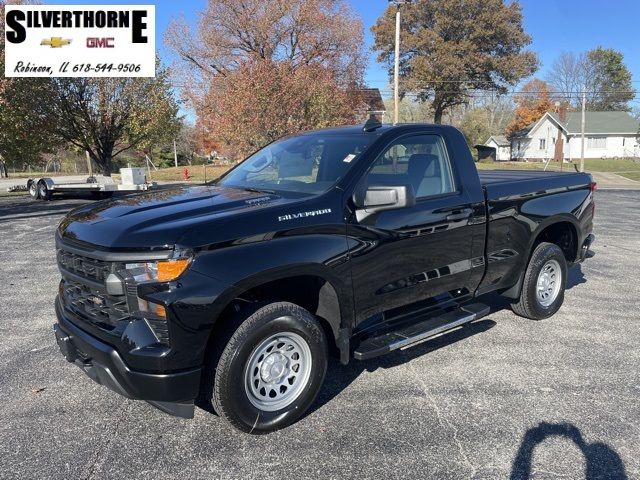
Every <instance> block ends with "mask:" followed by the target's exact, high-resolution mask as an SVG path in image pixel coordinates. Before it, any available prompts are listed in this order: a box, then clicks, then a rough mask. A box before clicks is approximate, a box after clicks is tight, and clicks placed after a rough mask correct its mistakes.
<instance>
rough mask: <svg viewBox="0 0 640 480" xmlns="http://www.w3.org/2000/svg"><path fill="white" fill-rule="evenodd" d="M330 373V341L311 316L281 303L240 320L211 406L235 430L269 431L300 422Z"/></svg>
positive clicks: (219, 365)
mask: <svg viewBox="0 0 640 480" xmlns="http://www.w3.org/2000/svg"><path fill="white" fill-rule="evenodd" d="M326 370H327V340H326V337H325V334H324V331H323V329H322V326H321V325H320V324H319V323H318V321H317V320H316V319H315V317H314V316H313V315H311V314H310V313H309V312H308V311H307V310H305V309H303V308H302V307H299V306H297V305H294V304H291V303H286V302H279V303H272V304H269V305H266V306H264V307H262V308H260V309H258V310H257V311H256V312H255V313H253V314H252V315H250V316H249V317H248V318H247V319H246V320H244V321H243V322H242V324H241V325H240V327H238V329H237V330H236V331H235V332H234V334H233V335H232V336H231V339H230V340H229V342H228V343H227V345H226V347H225V348H224V350H223V352H222V354H221V356H220V359H219V361H218V363H217V367H216V369H215V379H213V389H212V390H213V392H212V393H213V395H212V397H213V398H212V400H213V406H214V408H215V410H216V412H217V413H218V414H219V415H220V416H222V417H223V418H224V419H226V420H227V421H228V422H229V423H230V424H231V425H233V426H234V427H236V428H237V429H239V430H241V431H244V432H248V433H267V432H271V431H274V430H277V429H280V428H283V427H285V426H287V425H290V424H292V423H294V422H295V421H296V420H298V419H299V418H300V417H301V416H302V415H303V414H304V413H305V411H306V410H307V409H308V408H309V407H310V406H311V404H312V403H313V402H314V400H315V399H316V396H317V395H318V392H319V391H320V388H321V386H322V383H323V381H324V376H325V373H326Z"/></svg>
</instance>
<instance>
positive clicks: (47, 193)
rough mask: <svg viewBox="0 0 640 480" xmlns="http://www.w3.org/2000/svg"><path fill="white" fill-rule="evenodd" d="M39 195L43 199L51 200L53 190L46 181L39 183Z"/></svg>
mask: <svg viewBox="0 0 640 480" xmlns="http://www.w3.org/2000/svg"><path fill="white" fill-rule="evenodd" d="M38 196H39V197H40V199H41V200H51V190H49V188H47V184H46V183H45V182H40V183H38Z"/></svg>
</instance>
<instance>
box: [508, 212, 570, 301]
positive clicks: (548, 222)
mask: <svg viewBox="0 0 640 480" xmlns="http://www.w3.org/2000/svg"><path fill="white" fill-rule="evenodd" d="M558 223H569V224H571V225H572V226H573V228H574V229H575V233H576V252H575V255H576V257H575V258H578V254H579V251H580V245H581V242H580V236H581V233H580V232H581V228H580V223H579V222H578V220H577V219H576V217H574V216H573V215H571V214H568V213H563V214H559V215H554V216H553V217H550V218H547V219H545V220H543V221H542V222H540V224H539V225H538V227H537V228H536V229H535V230H534V232H533V233H532V235H531V238H530V240H529V244H528V245H527V250H526V251H527V256H526V263H525V264H524V266H523V268H521V269H520V275H519V276H518V281H517V282H516V283H515V285H513V286H512V287H511V288H509V289H508V290H505V291H504V292H503V293H502V295H503V296H505V297H507V298H513V299H516V298H518V297H519V296H520V291H521V290H522V282H523V281H524V274H525V272H526V267H527V265H528V264H529V259H530V258H531V254H532V253H533V247H534V245H535V244H536V242H537V240H538V237H539V236H540V234H541V233H542V232H543V231H544V230H545V229H546V228H548V227H550V226H552V225H555V224H558Z"/></svg>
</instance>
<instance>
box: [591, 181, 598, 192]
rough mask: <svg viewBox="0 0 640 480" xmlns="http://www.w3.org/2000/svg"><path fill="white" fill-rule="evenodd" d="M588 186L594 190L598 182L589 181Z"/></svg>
mask: <svg viewBox="0 0 640 480" xmlns="http://www.w3.org/2000/svg"><path fill="white" fill-rule="evenodd" d="M589 188H590V189H591V191H592V192H595V191H596V190H597V189H598V184H597V183H596V182H591V183H590V184H589Z"/></svg>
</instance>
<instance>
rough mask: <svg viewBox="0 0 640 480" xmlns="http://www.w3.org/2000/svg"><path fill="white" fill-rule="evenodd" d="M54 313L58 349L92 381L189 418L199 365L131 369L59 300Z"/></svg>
mask: <svg viewBox="0 0 640 480" xmlns="http://www.w3.org/2000/svg"><path fill="white" fill-rule="evenodd" d="M56 315H57V317H58V323H57V324H56V325H54V326H53V330H54V333H55V337H56V341H57V343H58V346H59V347H60V351H61V352H62V354H63V355H64V357H65V358H66V359H67V361H69V362H71V363H74V364H75V365H77V366H78V367H80V368H81V369H82V370H83V371H84V372H85V373H86V374H87V375H88V376H89V377H90V378H91V379H92V380H94V381H95V382H97V383H99V384H100V385H103V386H105V387H107V388H109V389H111V390H113V391H114V392H116V393H119V394H120V395H123V396H124V397H127V398H131V399H135V400H145V401H147V402H149V403H150V404H152V405H153V406H155V407H157V408H159V409H160V410H162V411H164V412H166V413H169V414H171V415H175V416H179V417H183V418H193V414H194V400H195V398H196V396H197V395H198V390H199V388H200V377H201V373H202V369H201V368H195V369H191V370H188V371H182V372H178V373H167V374H158V373H154V374H151V373H144V372H137V371H134V370H131V369H130V368H129V367H128V366H127V365H126V363H125V362H124V361H123V359H122V357H121V356H120V354H119V353H118V352H117V351H116V350H115V349H114V348H113V347H112V346H111V345H108V344H107V343H104V342H102V341H101V340H99V339H97V338H95V337H93V336H92V335H89V334H88V333H87V332H85V331H84V330H82V329H80V328H78V327H77V326H75V325H74V324H73V323H71V322H70V321H69V320H68V319H67V318H66V317H65V315H64V310H63V309H62V307H61V306H60V303H59V301H56Z"/></svg>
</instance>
